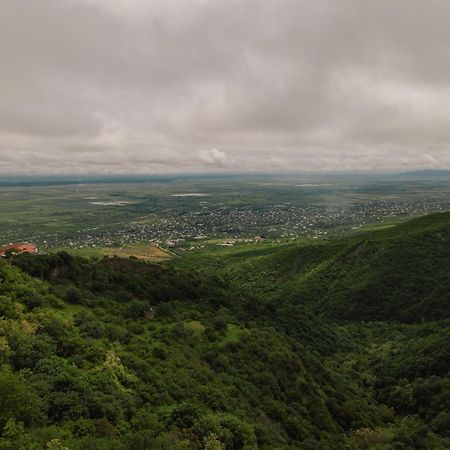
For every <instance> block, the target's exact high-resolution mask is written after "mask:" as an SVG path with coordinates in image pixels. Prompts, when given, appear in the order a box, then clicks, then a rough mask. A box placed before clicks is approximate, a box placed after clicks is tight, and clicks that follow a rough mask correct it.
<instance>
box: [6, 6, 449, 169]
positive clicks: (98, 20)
mask: <svg viewBox="0 0 450 450" xmlns="http://www.w3.org/2000/svg"><path fill="white" fill-rule="evenodd" d="M1 3H2V14H1V15H0V58H1V65H0V98H1V101H0V170H1V171H2V172H7V173H11V172H33V173H36V171H38V172H42V173H46V172H73V171H76V172H139V173H142V172H147V173H153V172H175V171H201V170H208V171H211V170H212V171H214V170H231V171H232V170H271V169H279V170H286V169H289V170H292V169H298V170H306V169H312V170H323V169H326V170H333V169H338V170H340V169H345V170H348V169H362V170H364V169H368V170H371V169H376V170H399V169H411V168H415V167H449V166H450V147H449V143H450V126H449V125H450V108H448V105H449V102H450V49H449V47H448V42H449V40H450V27H449V26H448V17H449V15H450V3H448V2H447V1H444V0H430V1H427V2H423V1H422V0H396V1H394V2H393V1H389V0H366V1H364V2H362V1H360V0H342V1H340V2H332V1H330V0H317V1H314V2H311V1H308V0H152V1H150V0H39V1H32V2H30V1H29V0H14V1H11V0H4V1H2V2H1Z"/></svg>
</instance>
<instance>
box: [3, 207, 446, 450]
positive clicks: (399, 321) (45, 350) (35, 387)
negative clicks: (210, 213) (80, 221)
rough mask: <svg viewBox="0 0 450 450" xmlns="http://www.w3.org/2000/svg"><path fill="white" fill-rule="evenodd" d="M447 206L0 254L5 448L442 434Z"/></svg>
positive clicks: (331, 444)
mask: <svg viewBox="0 0 450 450" xmlns="http://www.w3.org/2000/svg"><path fill="white" fill-rule="evenodd" d="M449 217H450V216H449V215H448V214H444V215H437V216H429V217H426V218H422V219H418V220H416V221H412V222H410V223H407V224H404V225H400V226H398V227H394V228H390V229H386V230H383V231H380V232H377V233H367V234H365V235H360V236H357V237H354V238H351V239H350V238H349V239H346V240H340V241H332V242H324V243H317V244H314V245H310V244H308V245H306V244H305V245H301V246H298V245H293V246H288V247H279V248H273V247H267V246H266V247H264V246H263V247H260V249H259V250H256V251H255V250H252V251H248V250H246V251H234V252H229V253H226V254H225V253H221V254H207V253H205V254H198V255H193V256H190V257H187V258H183V259H180V260H178V261H177V262H175V263H171V264H167V263H165V264H162V265H158V264H150V263H144V262H139V261H137V260H133V259H120V258H104V259H100V260H86V259H83V258H79V257H75V256H70V255H69V254H67V253H58V254H49V255H19V256H17V257H13V258H11V259H2V260H0V316H1V319H0V436H1V437H0V450H6V449H8V450H16V449H22V450H37V449H53V450H63V449H70V450H85V449H87V450H89V449H92V450H94V449H95V450H106V449H118V450H147V449H151V450H153V449H156V450H169V449H170V450H171V449H175V450H177V449H178V450H181V449H186V450H188V449H193V450H220V449H222V450H240V449H242V450H256V449H264V450H293V449H305V450H306V449H308V450H316V449H317V450H339V449H343V450H344V449H349V450H350V449H371V450H399V449H404V450H407V449H418V450H421V449H423V450H426V449H434V450H445V449H448V448H450V378H449V369H450V332H449V330H450V328H449V324H450V322H449V319H448V297H447V295H448V294H447V291H446V289H445V288H446V286H448V282H449V278H450V270H448V269H449V264H450V263H449V257H448V254H449V248H450V240H449V239H450V232H449V229H450V227H449V223H450V219H449ZM387 311H389V312H387ZM343 319H345V320H343ZM373 319H376V321H372V320H373Z"/></svg>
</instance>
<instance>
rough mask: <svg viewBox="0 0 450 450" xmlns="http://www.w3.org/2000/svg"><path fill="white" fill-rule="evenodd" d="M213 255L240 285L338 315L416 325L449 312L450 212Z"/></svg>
mask: <svg viewBox="0 0 450 450" xmlns="http://www.w3.org/2000/svg"><path fill="white" fill-rule="evenodd" d="M209 259H210V261H209V265H210V266H218V267H220V271H221V273H222V274H223V275H224V276H226V277H228V278H229V279H231V280H234V281H236V282H237V283H239V284H243V285H247V286H251V288H252V289H253V290H258V291H259V292H261V293H264V294H270V295H272V296H275V297H277V298H279V299H281V300H286V299H289V300H293V301H294V302H295V303H296V304H302V305H305V306H307V307H308V308H310V309H311V311H313V312H314V313H317V314H320V315H323V316H327V317H330V318H333V319H340V320H341V319H344V320H386V321H395V322H406V323H415V322H423V321H429V320H439V319H443V318H447V317H449V316H450V276H449V274H450V213H441V214H433V215H429V216H424V217H421V218H418V219H414V220H411V221H409V222H406V223H403V224H400V225H397V226H395V227H391V228H386V229H383V230H380V231H374V232H370V233H363V234H360V235H357V236H353V237H350V238H345V239H340V240H334V241H324V242H319V243H306V244H301V245H298V244H294V245H289V246H280V247H263V248H261V249H260V250H254V251H252V252H249V251H237V252H229V253H228V254H227V255H226V256H225V257H224V256H223V255H221V254H219V255H213V256H210V257H209ZM185 264H186V263H185Z"/></svg>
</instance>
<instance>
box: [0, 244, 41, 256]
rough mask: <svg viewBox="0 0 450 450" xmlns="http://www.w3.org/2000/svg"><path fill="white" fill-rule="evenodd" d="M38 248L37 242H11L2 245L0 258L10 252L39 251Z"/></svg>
mask: <svg viewBox="0 0 450 450" xmlns="http://www.w3.org/2000/svg"><path fill="white" fill-rule="evenodd" d="M37 251H38V248H37V246H36V245H35V244H31V243H28V242H10V243H9V244H6V245H4V246H3V247H0V258H2V257H4V256H6V255H7V254H8V253H9V254H15V255H17V254H19V253H37Z"/></svg>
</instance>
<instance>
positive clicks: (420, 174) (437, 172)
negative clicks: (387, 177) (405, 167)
mask: <svg viewBox="0 0 450 450" xmlns="http://www.w3.org/2000/svg"><path fill="white" fill-rule="evenodd" d="M396 176H400V177H402V178H442V177H445V178H447V177H450V170H446V169H424V170H413V171H410V172H401V173H398V174H396Z"/></svg>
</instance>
